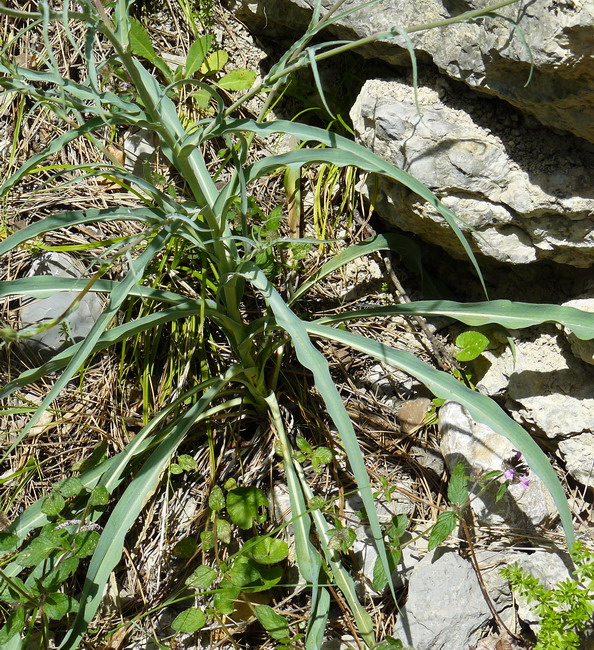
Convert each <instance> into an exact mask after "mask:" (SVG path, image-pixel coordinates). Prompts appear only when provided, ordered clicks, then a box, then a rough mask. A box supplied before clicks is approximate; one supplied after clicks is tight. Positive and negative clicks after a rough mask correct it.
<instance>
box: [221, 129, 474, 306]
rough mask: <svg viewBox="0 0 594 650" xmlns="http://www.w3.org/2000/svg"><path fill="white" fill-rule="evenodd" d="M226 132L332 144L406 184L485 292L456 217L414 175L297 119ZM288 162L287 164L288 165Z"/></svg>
mask: <svg viewBox="0 0 594 650" xmlns="http://www.w3.org/2000/svg"><path fill="white" fill-rule="evenodd" d="M229 131H233V132H235V131H239V132H241V131H253V132H255V133H258V134H260V135H262V136H266V135H272V134H274V133H285V134H288V135H293V136H295V137H296V138H299V139H301V140H304V141H309V140H315V141H317V142H320V143H322V144H325V145H326V146H328V147H335V148H337V149H339V150H341V151H345V152H348V153H349V154H351V155H353V156H356V157H357V161H358V162H357V163H351V164H356V165H357V166H358V167H360V168H361V169H364V170H366V171H371V172H375V173H379V174H383V175H384V176H387V177H388V178H393V179H394V180H396V181H398V182H399V183H402V184H403V185H405V186H406V187H408V188H410V189H411V190H412V191H413V192H415V193H416V194H418V195H419V196H420V197H421V198H423V199H425V200H426V201H427V202H428V203H429V204H431V205H432V206H433V207H434V208H435V209H436V210H437V211H438V212H439V214H440V215H441V216H442V217H443V218H444V219H445V220H446V221H447V223H448V225H449V226H450V228H451V229H452V230H453V231H454V234H455V235H456V237H457V238H458V240H459V241H460V243H461V245H462V247H463V248H464V251H465V252H466V254H467V256H468V258H469V259H470V261H471V263H472V265H473V266H474V268H475V270H476V273H477V275H478V277H479V280H480V282H481V285H482V287H483V290H484V292H485V295H487V288H486V285H485V284H484V281H483V276H482V273H481V270H480V267H479V265H478V262H477V261H476V257H475V256H474V253H473V252H472V249H471V247H470V244H469V243H468V241H467V240H466V237H464V234H463V233H462V231H461V230H460V226H459V225H458V221H460V218H459V217H458V216H457V215H455V214H454V213H453V212H452V211H451V210H450V209H449V208H447V207H446V206H445V205H444V204H443V203H442V202H441V201H440V200H439V199H438V198H437V196H435V194H434V193H433V192H432V191H431V190H430V189H429V188H428V187H426V186H425V185H423V183H421V182H420V181H418V180H417V179H416V178H415V177H414V176H411V175H410V174H408V173H407V172H405V171H404V170H402V169H399V168H398V167H396V166H395V165H392V164H391V163H389V162H387V161H385V160H383V159H382V158H380V157H379V156H377V155H376V154H374V153H373V152H372V151H369V150H368V149H366V148H365V147H363V146H362V145H360V144H357V143H356V142H352V141H351V140H348V139H347V138H344V137H342V136H340V135H337V134H335V133H331V132H328V131H325V130H324V129H320V128H318V127H314V126H309V125H305V124H299V123H297V122H288V121H285V120H279V121H276V122H268V123H266V124H260V123H258V122H255V121H254V120H236V121H230V122H228V123H227V124H226V126H225V127H224V128H223V129H221V135H222V134H223V133H227V132H229ZM215 133H216V131H215ZM290 153H291V154H294V157H295V162H298V160H299V159H298V158H297V154H298V151H293V152H290ZM287 155H289V154H287ZM290 162H291V161H290ZM290 162H289V163H288V164H290ZM331 162H334V163H335V164H338V163H336V162H335V160H331ZM344 164H346V163H344Z"/></svg>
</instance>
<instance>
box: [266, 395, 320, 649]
mask: <svg viewBox="0 0 594 650" xmlns="http://www.w3.org/2000/svg"><path fill="white" fill-rule="evenodd" d="M266 403H267V404H268V408H269V409H270V415H271V419H272V421H273V423H274V425H275V427H276V431H277V435H278V437H279V441H280V446H281V449H282V454H283V465H284V470H285V477H286V480H287V490H288V492H289V502H290V504H291V524H292V525H293V535H294V538H295V559H296V561H297V566H298V567H299V571H300V573H301V575H302V576H303V578H304V579H305V580H306V581H307V582H308V583H309V584H310V585H311V590H312V593H311V602H312V608H314V611H315V610H317V609H318V608H319V607H320V606H321V605H320V602H321V601H322V602H323V601H324V596H323V594H322V593H321V591H322V590H321V589H320V586H319V585H318V581H319V577H320V569H321V566H322V559H321V557H320V553H319V552H318V551H317V550H316V548H315V547H314V545H313V544H312V543H311V540H310V528H311V526H310V514H309V511H308V509H307V505H306V503H305V499H304V497H303V491H302V489H301V485H300V482H299V478H298V476H297V473H296V471H295V467H294V466H293V458H292V455H291V447H290V444H289V439H288V437H287V434H286V431H285V427H284V424H283V420H282V416H281V413H280V409H279V406H278V402H277V400H276V395H275V394H274V393H270V395H269V396H268V397H267V398H266ZM314 622H315V621H314V619H312V618H310V620H309V622H308V628H307V629H308V631H307V633H306V638H309V637H310V636H311V635H312V634H313V635H314V636H315V637H316V638H317V637H318V636H319V635H318V632H317V629H314V631H313V632H312V631H311V628H312V624H313V623H314ZM306 646H307V643H306ZM317 647H318V648H319V647H320V646H319V645H318V646H317Z"/></svg>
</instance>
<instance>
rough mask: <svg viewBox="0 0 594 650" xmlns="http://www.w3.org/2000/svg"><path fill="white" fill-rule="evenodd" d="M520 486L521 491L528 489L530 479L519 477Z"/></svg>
mask: <svg viewBox="0 0 594 650" xmlns="http://www.w3.org/2000/svg"><path fill="white" fill-rule="evenodd" d="M520 486H521V487H522V490H527V489H528V488H529V487H530V479H529V478H528V477H527V476H520Z"/></svg>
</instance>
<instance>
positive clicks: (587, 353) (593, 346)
mask: <svg viewBox="0 0 594 650" xmlns="http://www.w3.org/2000/svg"><path fill="white" fill-rule="evenodd" d="M563 306H564V307H575V308H576V309H581V310H582V311H587V312H594V299H593V298H575V299H573V300H568V301H567V302H565V303H563ZM564 331H565V336H566V337H567V340H568V341H569V344H570V346H571V351H572V352H573V353H574V354H575V356H576V357H578V358H579V359H581V360H582V361H585V362H586V363H589V364H591V365H594V341H593V340H582V339H578V337H577V336H576V335H575V334H573V332H570V331H569V330H568V329H565V330H564Z"/></svg>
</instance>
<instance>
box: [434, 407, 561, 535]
mask: <svg viewBox="0 0 594 650" xmlns="http://www.w3.org/2000/svg"><path fill="white" fill-rule="evenodd" d="M439 431H440V434H441V443H440V447H441V453H442V454H443V456H444V458H445V461H446V465H447V466H448V468H449V469H450V471H453V469H454V467H455V466H456V465H457V464H458V463H459V462H463V463H464V464H465V466H466V467H467V469H468V472H469V475H471V476H481V475H484V474H486V473H487V472H492V471H501V472H504V471H505V470H506V469H508V468H510V467H511V466H512V464H511V461H512V459H513V458H514V449H513V445H512V443H511V442H509V440H508V439H507V438H504V437H503V436H502V435H500V434H498V433H495V431H493V430H492V429H490V428H489V427H487V426H485V425H484V424H479V423H478V422H475V421H474V420H473V419H472V418H471V417H470V415H469V413H468V411H466V409H464V408H463V407H462V406H461V405H460V404H457V403H456V402H446V403H445V404H444V405H443V406H442V408H441V409H440V411H439ZM517 474H518V475H520V474H521V475H523V476H526V477H527V478H528V487H525V485H523V484H522V483H520V482H519V481H513V482H512V483H511V484H510V485H509V487H508V489H507V492H506V494H505V495H504V496H503V498H502V499H501V500H500V501H496V498H495V497H496V495H497V491H498V490H499V486H500V485H501V483H502V482H503V480H504V479H503V477H502V478H501V479H499V480H498V481H494V482H493V483H492V484H491V485H490V487H489V488H487V489H486V490H485V491H484V492H482V488H481V486H480V485H479V484H478V483H474V484H473V483H472V482H469V485H468V487H469V490H470V493H471V494H474V495H476V498H474V499H473V500H472V503H471V508H472V510H473V512H474V514H475V516H476V518H477V520H478V521H479V522H481V523H483V524H487V525H491V526H509V527H511V528H514V529H518V528H519V529H525V528H526V527H527V526H528V527H530V526H537V525H539V524H542V523H543V522H545V521H546V520H549V519H552V518H554V517H555V516H556V513H557V510H556V507H555V504H554V502H553V500H552V498H551V496H550V495H549V493H548V490H547V489H546V487H545V485H544V483H543V482H542V481H541V480H540V479H539V478H538V477H537V476H536V475H535V474H534V473H533V472H532V471H531V470H530V469H528V468H526V469H523V470H522V471H521V472H520V471H519V470H518V472H517ZM479 494H480V496H478V495H479Z"/></svg>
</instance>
